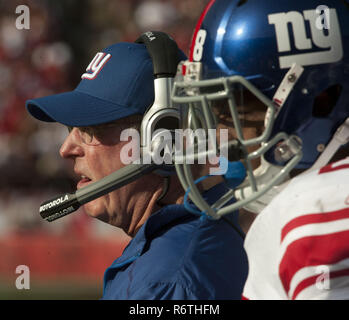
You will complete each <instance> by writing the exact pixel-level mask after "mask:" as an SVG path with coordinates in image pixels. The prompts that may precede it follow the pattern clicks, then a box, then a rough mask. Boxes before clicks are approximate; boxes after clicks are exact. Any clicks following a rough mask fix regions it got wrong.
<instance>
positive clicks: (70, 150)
mask: <svg viewBox="0 0 349 320" xmlns="http://www.w3.org/2000/svg"><path fill="white" fill-rule="evenodd" d="M78 130H79V129H77V128H73V130H71V131H70V133H69V134H68V136H67V137H66V139H65V140H64V142H63V144H62V146H61V148H60V149H59V154H60V155H61V157H62V158H65V159H68V158H75V157H79V156H82V155H83V152H84V150H83V147H82V144H81V141H80V140H79V133H78Z"/></svg>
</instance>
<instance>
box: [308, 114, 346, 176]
mask: <svg viewBox="0 0 349 320" xmlns="http://www.w3.org/2000/svg"><path fill="white" fill-rule="evenodd" d="M348 142H349V118H347V119H346V120H345V121H344V123H343V124H342V125H341V126H339V127H338V129H337V131H336V133H335V134H334V135H333V137H332V139H331V141H330V142H329V143H328V144H327V146H326V148H325V150H324V151H323V152H322V154H321V155H320V157H319V158H318V159H317V160H316V161H315V163H314V164H313V165H312V167H311V168H310V169H308V170H307V171H306V172H308V171H311V170H315V169H320V168H322V167H323V166H325V165H327V164H328V163H329V161H330V160H331V158H332V157H333V156H334V154H335V153H336V152H337V151H338V149H339V148H340V147H341V146H343V145H345V144H347V143H348Z"/></svg>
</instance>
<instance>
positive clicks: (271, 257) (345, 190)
mask: <svg viewBox="0 0 349 320" xmlns="http://www.w3.org/2000/svg"><path fill="white" fill-rule="evenodd" d="M245 249H246V252H247V255H248V259H249V265H250V270H249V275H248V279H247V282H246V284H245V288H244V293H243V295H244V297H245V298H247V299H349V160H348V159H344V160H341V161H339V162H337V163H333V164H331V165H329V166H326V167H324V168H322V169H321V170H319V171H314V172H311V173H309V174H307V175H305V176H302V177H299V178H296V179H295V180H294V181H292V182H291V183H290V185H289V186H288V187H287V188H286V189H285V190H284V191H283V192H282V193H280V195H278V196H277V197H276V198H275V199H274V200H273V201H272V202H271V204H270V205H269V206H268V207H267V208H266V209H265V210H264V211H263V212H262V213H261V214H260V215H259V216H258V217H257V219H256V220H255V222H254V223H253V225H252V227H251V229H250V231H249V232H248V235H247V237H246V241H245Z"/></svg>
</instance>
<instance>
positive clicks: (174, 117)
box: [135, 31, 180, 176]
mask: <svg viewBox="0 0 349 320" xmlns="http://www.w3.org/2000/svg"><path fill="white" fill-rule="evenodd" d="M135 42H136V43H144V44H145V46H146V47H147V50H148V52H149V55H150V57H151V59H152V62H153V70H154V93H155V99H154V103H153V105H152V106H151V107H150V108H148V110H147V112H146V113H145V115H144V117H143V120H142V125H141V155H142V160H143V161H145V160H147V161H149V158H150V159H151V161H153V160H154V157H155V158H157V159H155V160H160V159H159V158H161V156H162V155H163V156H164V157H163V158H162V159H163V161H164V163H162V165H163V166H162V168H163V169H161V170H160V169H159V170H156V172H157V173H158V174H161V175H165V176H166V175H170V174H173V173H174V172H175V170H174V165H173V161H172V164H168V161H166V162H165V160H166V156H167V154H164V153H166V146H169V144H170V146H169V147H170V150H171V151H173V150H174V141H175V140H174V137H175V129H178V128H179V124H180V123H179V121H180V111H179V108H178V107H176V106H174V105H173V104H172V102H171V91H172V86H173V81H174V77H175V75H176V72H177V65H178V63H179V61H180V55H179V49H178V46H177V44H176V42H175V41H174V40H173V39H172V38H171V37H170V36H169V35H167V34H166V33H164V32H159V31H148V32H145V33H143V34H142V35H141V36H140V37H139V38H138V39H137V40H136V41H135ZM169 139H170V140H171V141H168V140H169ZM172 156H173V152H172V154H171V159H172ZM145 158H148V159H145ZM166 163H167V164H166Z"/></svg>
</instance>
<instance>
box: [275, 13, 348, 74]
mask: <svg viewBox="0 0 349 320" xmlns="http://www.w3.org/2000/svg"><path fill="white" fill-rule="evenodd" d="M326 14H327V16H328V21H330V26H329V28H325V29H326V30H327V35H326V34H325V32H324V28H319V21H318V19H319V11H318V10H304V11H303V14H301V13H300V12H297V11H290V12H287V13H286V12H280V13H274V14H270V15H268V21H269V24H273V25H274V27H275V33H276V41H277V47H278V52H279V53H283V52H290V51H291V50H292V49H291V40H290V38H291V37H290V34H289V31H288V24H289V23H291V26H292V31H293V38H294V46H295V48H296V49H297V50H298V51H303V50H311V49H314V48H316V49H319V50H316V51H315V52H314V51H313V52H308V53H298V54H292V55H283V56H280V57H279V63H280V68H281V69H285V68H290V67H291V66H292V64H293V63H297V64H299V65H302V66H309V65H315V64H322V63H332V62H337V61H339V60H341V59H342V57H343V46H342V39H341V31H340V27H339V22H338V17H337V11H336V9H329V10H328V11H327V13H326ZM306 20H307V21H309V24H310V30H311V39H309V38H308V37H307V34H306V29H305V27H306V25H305V21H306ZM324 49H327V50H324Z"/></svg>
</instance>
